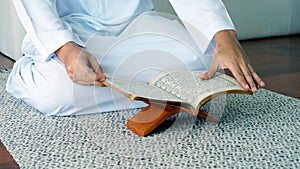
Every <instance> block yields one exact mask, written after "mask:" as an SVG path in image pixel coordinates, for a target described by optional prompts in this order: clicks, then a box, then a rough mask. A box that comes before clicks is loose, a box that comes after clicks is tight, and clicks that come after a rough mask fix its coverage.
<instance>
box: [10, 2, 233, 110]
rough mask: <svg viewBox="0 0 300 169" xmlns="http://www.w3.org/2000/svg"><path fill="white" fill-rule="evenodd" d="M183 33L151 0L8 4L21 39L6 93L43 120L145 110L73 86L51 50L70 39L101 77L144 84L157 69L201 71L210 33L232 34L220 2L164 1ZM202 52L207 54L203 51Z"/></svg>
mask: <svg viewBox="0 0 300 169" xmlns="http://www.w3.org/2000/svg"><path fill="white" fill-rule="evenodd" d="M170 2H171V4H172V6H173V7H174V9H175V11H176V13H177V14H178V16H179V17H180V19H181V21H182V22H183V24H184V25H185V27H186V28H187V30H188V31H186V29H185V28H184V27H183V26H182V25H181V24H180V23H178V21H176V20H174V19H167V18H165V17H162V16H160V15H158V14H157V13H155V12H154V11H153V10H154V9H153V4H152V2H151V0H128V1H120V0H93V1H86V0H72V1H60V0H39V1H32V0H14V4H15V7H16V9H17V12H18V15H19V18H20V20H21V22H22V24H23V25H24V27H25V29H26V31H27V35H26V37H25V38H24V41H23V52H24V54H25V56H24V57H22V58H21V59H20V60H18V61H17V62H16V63H15V65H14V68H13V70H12V73H11V74H10V76H9V79H8V82H7V91H8V92H9V93H11V94H12V95H13V96H15V97H16V98H19V99H22V100H24V101H25V102H26V103H27V104H29V105H31V106H33V107H35V108H37V109H38V110H40V111H41V112H42V113H43V114H44V115H57V116H61V115H82V114H91V113H100V112H109V111H114V110H121V109H128V108H136V107H143V106H145V104H144V103H141V102H138V101H128V99H127V98H125V97H124V96H122V95H121V94H119V93H117V92H114V91H112V90H111V89H109V88H107V87H103V88H100V87H97V86H82V85H78V84H74V83H72V81H71V80H70V78H69V77H68V75H67V73H66V70H65V68H64V65H63V63H61V62H60V61H59V59H58V58H57V56H56V55H55V54H54V52H55V51H56V50H57V49H59V48H60V47H61V46H62V45H63V44H65V43H66V42H69V41H73V42H75V43H77V44H78V45H80V46H82V47H84V48H86V49H87V50H88V51H89V52H90V53H92V54H93V55H94V56H95V57H96V58H97V60H98V62H99V63H100V65H101V66H102V68H103V71H104V72H105V73H107V74H113V75H118V76H127V77H128V78H133V77H134V78H138V79H141V80H149V79H150V78H151V77H152V76H153V75H155V74H156V73H157V72H160V71H168V70H177V69H193V70H194V69H206V68H207V67H208V66H209V63H210V60H211V56H210V55H205V54H203V53H205V52H204V51H206V50H207V49H208V45H209V43H210V42H211V40H212V39H213V36H214V34H215V33H216V32H218V31H220V30H224V29H234V26H233V24H232V22H231V20H230V17H229V16H228V14H227V12H226V9H225V7H224V5H223V3H222V1H221V0H189V1H186V0H170ZM208 53H212V52H211V51H209V52H208Z"/></svg>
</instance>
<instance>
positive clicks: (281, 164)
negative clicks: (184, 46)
mask: <svg viewBox="0 0 300 169" xmlns="http://www.w3.org/2000/svg"><path fill="white" fill-rule="evenodd" d="M8 74H9V71H5V70H0V139H1V141H2V142H3V143H4V145H5V146H6V147H7V149H8V150H9V152H10V153H11V154H12V155H13V157H14V158H15V160H16V162H17V163H18V164H19V165H20V166H21V168H172V169H173V168H181V169H182V168H299V167H300V165H299V164H300V161H299V160H300V150H299V143H300V136H299V133H300V114H299V113H300V101H299V100H297V99H293V98H290V97H286V96H283V95H280V94H277V93H274V92H271V91H268V90H264V89H261V90H260V91H259V92H258V93H256V94H254V95H253V96H251V95H228V96H226V97H223V98H217V99H216V101H217V100H219V101H220V100H221V101H222V103H223V104H214V103H213V102H211V103H209V104H207V105H206V107H205V108H204V109H205V110H206V111H208V112H212V113H213V112H222V113H221V124H219V125H216V124H213V123H210V122H207V121H205V120H203V119H201V118H196V117H194V116H192V115H190V114H187V113H184V112H183V113H181V114H179V115H178V116H175V117H173V118H171V119H169V120H168V121H166V122H165V123H164V124H163V125H162V126H161V127H159V129H157V130H156V131H154V132H153V133H152V134H150V135H149V136H148V137H145V138H142V137H138V136H136V135H134V134H133V133H131V132H130V131H129V130H127V129H126V127H125V124H126V121H127V120H128V119H129V118H130V117H131V116H132V115H134V113H136V112H137V111H138V110H126V111H119V112H111V113H105V114H98V115H86V116H78V117H43V116H41V115H40V113H39V112H38V111H36V110H35V109H33V108H31V107H29V106H27V105H26V104H24V103H23V102H22V101H20V100H16V99H14V98H13V97H11V96H10V95H9V94H8V93H7V92H6V91H5V81H6V79H7V76H8ZM224 99H225V100H224ZM214 105H224V107H222V106H219V107H218V106H214ZM219 115H220V114H219Z"/></svg>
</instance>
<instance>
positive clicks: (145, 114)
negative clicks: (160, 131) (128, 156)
mask: <svg viewBox="0 0 300 169" xmlns="http://www.w3.org/2000/svg"><path fill="white" fill-rule="evenodd" d="M180 111H182V109H180V108H178V107H172V106H167V105H163V104H156V103H151V104H149V106H147V107H145V108H144V109H142V110H141V111H140V112H138V113H137V114H136V115H135V116H133V117H132V118H131V119H129V120H128V122H127V124H126V126H127V128H128V129H129V130H131V131H132V132H134V133H136V134H137V135H139V136H142V137H145V136H147V135H148V134H149V133H150V132H151V131H153V130H154V129H155V128H157V127H158V126H159V125H160V124H161V123H163V122H164V121H165V120H167V119H168V118H169V117H171V116H173V115H175V114H177V113H179V112H180ZM183 111H185V110H183ZM198 116H200V117H203V118H205V119H207V120H209V121H212V122H215V123H217V124H218V123H220V121H219V120H218V119H217V118H215V117H214V116H211V115H209V114H207V113H205V112H203V111H200V112H199V113H198Z"/></svg>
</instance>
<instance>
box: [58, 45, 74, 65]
mask: <svg viewBox="0 0 300 169" xmlns="http://www.w3.org/2000/svg"><path fill="white" fill-rule="evenodd" d="M75 48H78V46H77V44H76V43H74V42H67V43H65V44H64V45H63V46H61V47H60V48H59V49H57V50H56V51H55V54H56V56H57V57H58V58H59V59H60V60H61V61H62V62H64V61H65V59H66V57H67V56H70V53H71V52H72V51H74V49H75Z"/></svg>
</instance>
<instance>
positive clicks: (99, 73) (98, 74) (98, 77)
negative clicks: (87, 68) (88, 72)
mask: <svg viewBox="0 0 300 169" xmlns="http://www.w3.org/2000/svg"><path fill="white" fill-rule="evenodd" d="M88 59H89V63H90V65H91V66H92V69H93V70H94V72H95V73H96V78H95V80H99V81H102V82H103V81H105V75H104V74H103V71H102V69H101V66H100V65H99V63H98V61H97V59H96V58H95V57H93V56H92V55H89V57H88Z"/></svg>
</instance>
